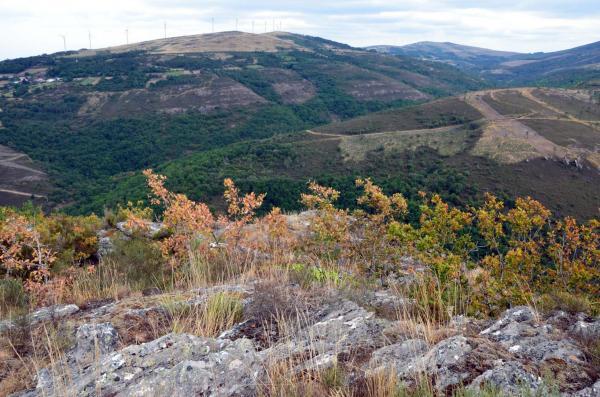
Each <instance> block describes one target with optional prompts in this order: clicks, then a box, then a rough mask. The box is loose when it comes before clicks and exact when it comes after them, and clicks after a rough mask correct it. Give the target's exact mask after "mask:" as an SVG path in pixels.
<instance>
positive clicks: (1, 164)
mask: <svg viewBox="0 0 600 397" xmlns="http://www.w3.org/2000/svg"><path fill="white" fill-rule="evenodd" d="M0 131H1V130H0ZM48 191H49V184H48V177H47V175H46V174H45V173H44V172H43V171H41V170H40V169H39V167H37V166H36V165H35V164H34V163H33V162H32V161H31V159H30V158H29V157H27V155H25V154H23V153H19V152H16V151H14V150H12V149H10V148H8V147H6V146H2V145H0V205H20V204H22V203H24V202H25V201H29V200H33V201H34V202H37V203H42V204H43V203H44V202H45V200H46V199H47V196H46V194H47V192H48Z"/></svg>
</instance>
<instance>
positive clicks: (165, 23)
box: [163, 21, 167, 39]
mask: <svg viewBox="0 0 600 397" xmlns="http://www.w3.org/2000/svg"><path fill="white" fill-rule="evenodd" d="M163 27H164V29H165V39H166V38H167V21H164V22H163Z"/></svg>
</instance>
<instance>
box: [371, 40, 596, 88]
mask: <svg viewBox="0 0 600 397" xmlns="http://www.w3.org/2000/svg"><path fill="white" fill-rule="evenodd" d="M368 48H369V49H372V50H374V51H377V52H380V53H387V54H393V55H401V56H411V57H415V58H417V59H426V60H432V61H439V62H443V63H447V64H451V65H454V66H456V67H458V68H460V69H463V70H465V71H471V72H477V73H478V74H479V75H480V76H481V77H483V78H485V79H486V80H487V81H489V82H490V83H494V84H497V85H501V86H521V85H543V86H560V87H574V86H595V85H597V84H598V81H599V79H600V42H595V43H591V44H587V45H583V46H580V47H575V48H571V49H567V50H563V51H556V52H549V53H543V52H538V53H531V54H523V53H515V52H506V51H494V50H489V49H485V48H477V47H470V46H463V45H460V44H454V43H436V42H420V43H414V44H409V45H406V46H372V47H368Z"/></svg>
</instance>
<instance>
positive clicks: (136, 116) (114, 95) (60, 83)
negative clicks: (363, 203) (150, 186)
mask: <svg viewBox="0 0 600 397" xmlns="http://www.w3.org/2000/svg"><path fill="white" fill-rule="evenodd" d="M483 86H485V84H484V83H483V81H482V79H481V78H479V77H477V76H475V77H473V76H472V75H470V74H468V73H465V72H463V71H461V70H459V69H457V68H455V67H452V66H450V65H446V64H442V63H439V62H430V61H422V60H416V59H414V58H408V57H395V56H389V55H385V54H378V53H374V52H370V51H365V50H363V49H358V48H353V47H350V46H348V45H346V44H342V43H337V42H334V41H330V40H326V39H322V38H318V37H311V36H302V35H297V34H291V33H285V32H273V33H268V34H249V33H242V32H222V33H215V34H205V35H194V36H183V37H175V38H167V39H160V40H153V41H147V42H142V43H135V44H130V45H124V46H117V47H110V48H104V49H94V50H80V51H69V52H61V53H56V54H50V55H40V56H34V57H29V58H20V59H14V60H7V61H3V62H0V109H1V110H2V111H1V112H0V128H1V130H0V145H5V146H7V147H9V148H10V149H11V150H13V151H15V153H16V154H15V155H21V154H23V155H24V156H23V158H26V157H25V156H28V158H30V159H31V161H33V163H34V164H35V165H36V167H41V168H42V169H41V171H42V172H44V173H45V174H47V175H48V176H49V180H50V182H52V183H53V185H54V186H55V187H56V188H57V190H56V192H55V193H54V194H51V195H50V201H51V202H54V203H55V204H58V203H60V202H64V201H68V202H72V203H80V202H86V201H87V202H89V201H91V200H93V197H91V196H92V195H93V194H92V193H90V192H91V190H92V188H94V189H96V190H102V189H104V188H105V187H106V185H107V183H109V181H110V178H113V177H116V176H117V175H120V174H121V173H126V172H135V171H139V170H140V169H141V168H144V167H149V166H154V165H156V164H160V163H161V162H164V161H167V160H173V159H176V158H178V157H181V156H185V155H189V154H191V153H195V152H202V151H206V150H212V149H215V148H219V147H222V146H225V145H229V144H232V143H235V142H239V141H248V140H251V139H258V138H267V137H270V136H273V135H275V134H281V133H289V132H295V131H302V130H304V129H306V128H312V127H315V126H318V125H322V124H327V123H330V122H331V121H334V120H344V119H348V118H351V117H355V116H358V115H362V114H366V113H369V112H372V111H377V110H382V109H386V108H389V107H393V106H406V105H410V104H415V103H421V102H424V101H428V100H431V99H435V98H438V97H441V96H448V95H453V94H457V93H460V92H465V91H468V90H473V89H479V88H481V87H483ZM0 147H1V146H0ZM7 169H8V171H7V172H16V171H13V170H16V168H14V167H13V168H7ZM45 174H44V175H45ZM0 188H2V186H1V185H0ZM9 188H12V187H11V186H7V187H5V189H6V190H9ZM23 191H26V192H28V193H29V192H31V193H37V194H38V195H42V194H43V195H44V196H45V195H47V190H46V189H44V190H43V191H42V190H39V191H38V190H33V191H30V190H25V189H23ZM13 196H14V195H13ZM15 197H16V196H15ZM19 197H21V198H22V200H27V199H29V197H28V196H27V195H21V196H18V197H16V199H18V198H19ZM1 198H2V197H1V196H0V203H2V202H1ZM12 199H13V198H12V196H11V200H12ZM11 203H12V201H11ZM94 209H95V210H97V209H98V208H94Z"/></svg>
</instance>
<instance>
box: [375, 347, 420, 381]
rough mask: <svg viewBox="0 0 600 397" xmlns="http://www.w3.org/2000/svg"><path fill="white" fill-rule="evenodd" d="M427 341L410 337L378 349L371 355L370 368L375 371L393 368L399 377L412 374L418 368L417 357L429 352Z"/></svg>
mask: <svg viewBox="0 0 600 397" xmlns="http://www.w3.org/2000/svg"><path fill="white" fill-rule="evenodd" d="M427 349H428V346H427V342H425V341H424V340H422V339H409V340H405V341H403V342H400V343H395V344H393V345H388V346H384V347H382V348H380V349H377V350H375V351H374V352H373V354H372V355H371V360H370V361H369V370H370V371H374V372H379V371H390V370H393V372H394V374H396V375H397V376H398V377H399V378H403V377H405V376H407V375H410V374H412V373H413V372H414V370H415V369H416V363H417V359H419V358H421V357H422V356H423V354H425V353H426V352H427Z"/></svg>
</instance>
